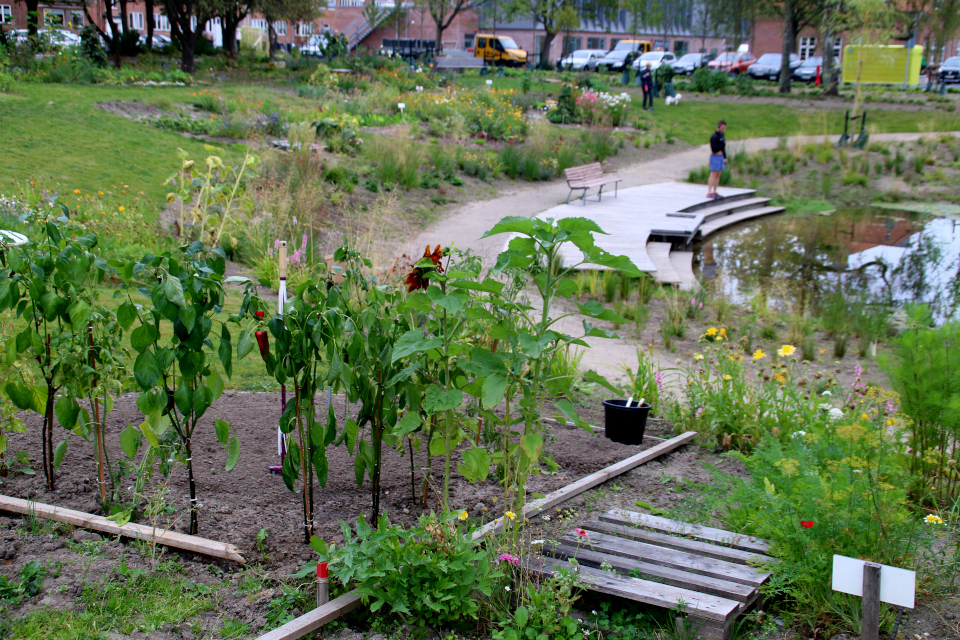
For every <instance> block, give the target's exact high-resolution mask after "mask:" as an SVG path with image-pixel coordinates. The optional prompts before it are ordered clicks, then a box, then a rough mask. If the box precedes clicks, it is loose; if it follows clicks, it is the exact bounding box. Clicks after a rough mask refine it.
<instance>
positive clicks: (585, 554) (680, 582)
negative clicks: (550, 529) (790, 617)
mask: <svg viewBox="0 0 960 640" xmlns="http://www.w3.org/2000/svg"><path fill="white" fill-rule="evenodd" d="M583 530H584V531H585V532H586V535H580V534H579V533H578V532H576V531H573V532H570V533H569V534H567V535H564V536H562V537H561V538H560V540H559V542H558V543H556V544H554V545H549V546H545V547H544V549H543V554H544V555H545V556H550V557H543V556H541V557H528V558H526V559H525V564H526V566H527V567H528V568H529V569H530V570H531V571H533V572H534V573H535V574H539V575H548V574H551V573H553V572H554V571H556V570H558V569H561V568H565V569H568V570H570V571H573V572H576V573H577V574H578V576H579V578H578V583H579V584H580V585H581V586H582V587H583V588H585V589H588V590H591V591H597V592H599V593H606V594H610V595H616V596H619V597H621V598H626V599H629V600H635V601H637V602H642V603H644V604H648V605H652V606H656V607H662V608H665V609H675V608H677V606H678V603H679V602H681V601H682V602H684V603H685V612H686V614H687V620H688V622H689V623H690V624H691V626H692V628H693V629H694V630H697V632H698V633H699V635H701V636H702V637H704V638H709V639H710V640H729V638H730V635H731V630H732V628H733V624H734V621H735V620H736V618H737V616H739V615H740V614H742V613H743V612H744V611H745V610H746V609H747V608H748V607H750V606H752V605H753V604H754V603H756V602H757V600H758V599H759V598H760V586H761V585H762V584H763V583H764V582H766V581H767V580H768V579H769V577H770V573H769V572H766V571H764V570H762V569H758V568H756V567H762V566H763V565H764V564H770V563H774V562H777V560H776V559H775V558H772V557H770V556H768V555H766V554H767V551H768V549H769V543H768V542H766V541H764V540H759V539H757V538H751V537H748V536H743V535H740V534H736V533H731V532H728V531H723V530H720V529H713V528H710V527H701V526H699V525H692V524H689V523H684V522H677V521H674V520H668V519H666V518H659V517H656V516H648V515H644V514H641V513H636V512H633V511H622V510H614V511H608V512H607V513H605V514H603V515H602V516H600V519H599V520H596V521H593V522H588V523H587V524H585V525H584V526H583ZM570 559H576V562H577V564H572V563H570V562H569V560H570ZM601 566H606V567H612V570H610V569H609V568H608V569H607V570H601V569H600V567H601Z"/></svg>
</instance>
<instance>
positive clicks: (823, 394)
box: [820, 391, 833, 396]
mask: <svg viewBox="0 0 960 640" xmlns="http://www.w3.org/2000/svg"><path fill="white" fill-rule="evenodd" d="M820 395H821V396H832V395H833V394H832V393H830V392H829V391H824V392H823V393H821V394H820Z"/></svg>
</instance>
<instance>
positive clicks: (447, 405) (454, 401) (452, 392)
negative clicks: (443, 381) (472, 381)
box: [423, 385, 463, 413]
mask: <svg viewBox="0 0 960 640" xmlns="http://www.w3.org/2000/svg"><path fill="white" fill-rule="evenodd" d="M462 404H463V391H460V390H459V389H449V390H445V389H443V388H441V387H438V386H436V385H431V386H429V387H427V392H426V393H425V394H424V397H423V410H424V411H426V412H427V413H440V412H441V411H449V410H451V409H456V408H457V407H459V406H460V405H462Z"/></svg>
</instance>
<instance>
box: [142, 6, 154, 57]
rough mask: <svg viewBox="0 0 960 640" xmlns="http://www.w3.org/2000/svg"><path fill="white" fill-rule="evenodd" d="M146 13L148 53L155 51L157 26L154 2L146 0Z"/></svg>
mask: <svg viewBox="0 0 960 640" xmlns="http://www.w3.org/2000/svg"><path fill="white" fill-rule="evenodd" d="M143 6H144V12H145V13H146V14H147V16H146V18H147V51H150V50H151V49H153V30H154V28H155V27H156V25H155V24H154V22H153V0H144V3H143Z"/></svg>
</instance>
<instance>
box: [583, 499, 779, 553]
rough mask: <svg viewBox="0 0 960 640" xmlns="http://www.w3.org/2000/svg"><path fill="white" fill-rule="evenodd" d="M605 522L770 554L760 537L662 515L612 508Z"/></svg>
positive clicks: (606, 514)
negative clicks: (680, 520)
mask: <svg viewBox="0 0 960 640" xmlns="http://www.w3.org/2000/svg"><path fill="white" fill-rule="evenodd" d="M600 520H601V521H603V522H609V523H611V524H620V525H630V526H633V527H642V528H644V529H650V530H651V531H659V532H661V533H669V534H673V535H675V536H684V537H686V538H692V539H693V540H701V541H703V542H710V543H712V544H718V545H722V546H725V547H731V548H733V549H740V550H741V551H749V552H752V553H756V554H759V555H769V552H770V543H769V542H767V541H766V540H763V539H761V538H755V537H753V536H745V535H743V534H742V533H732V532H730V531H724V530H723V529H715V528H713V527H705V526H703V525H699V524H690V523H689V522H679V521H677V520H671V519H669V518H662V517H660V516H651V515H648V514H646V513H638V512H636V511H627V510H626V509H613V510H611V511H607V512H606V513H605V514H603V515H602V516H600Z"/></svg>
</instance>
